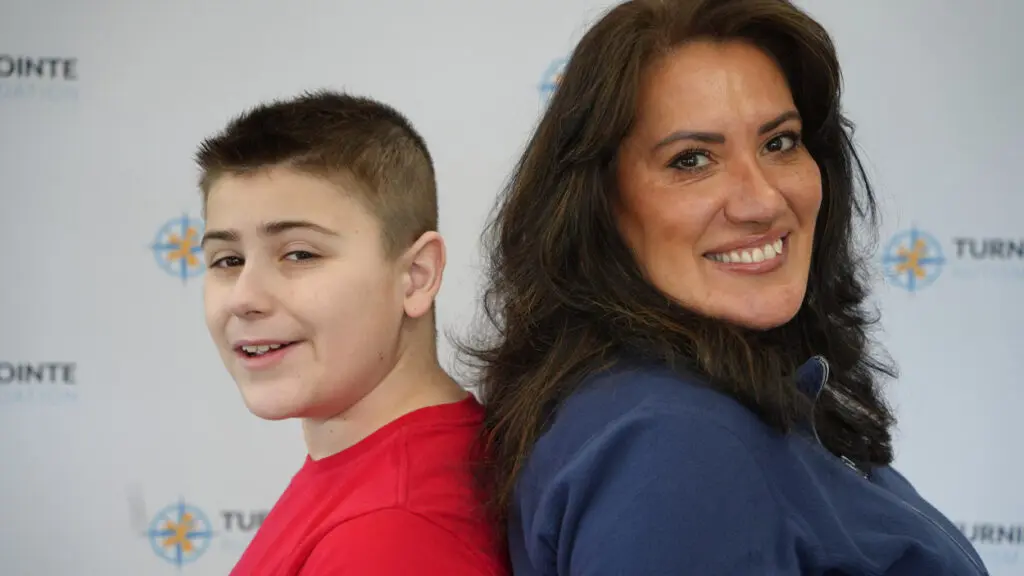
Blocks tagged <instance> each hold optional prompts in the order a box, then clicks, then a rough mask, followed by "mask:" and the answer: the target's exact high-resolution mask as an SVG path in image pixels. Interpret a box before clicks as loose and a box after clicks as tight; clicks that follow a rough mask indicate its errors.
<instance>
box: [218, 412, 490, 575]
mask: <svg viewBox="0 0 1024 576" xmlns="http://www.w3.org/2000/svg"><path fill="white" fill-rule="evenodd" d="M482 418H483V409H482V408H481V406H480V404H478V403H477V401H476V400H475V399H474V398H473V397H472V396H470V397H469V398H467V399H465V400H463V401H461V402H457V403H453V404H445V405H442V406H431V407H428V408H423V409H420V410H417V411H415V412H412V413H410V414H407V415H405V416H403V417H402V418H399V419H398V420H396V421H394V422H392V423H390V424H388V425H387V426H385V427H383V428H381V429H380V430H378V431H377V432H375V433H374V434H372V435H370V436H369V437H367V438H366V439H364V440H363V441H362V442H360V443H358V444H356V445H355V446H353V447H351V448H349V449H348V450H345V451H343V452H340V453H338V454H335V455H334V456H330V457H328V458H324V459H322V460H317V461H314V460H312V459H310V458H308V457H307V458H306V462H305V464H304V465H303V466H302V468H301V469H300V470H299V472H298V473H297V474H296V475H295V477H294V478H293V479H292V481H291V483H290V484H289V486H288V488H287V489H286V490H285V492H284V494H282V495H281V498H280V499H279V500H278V502H277V504H275V506H274V508H273V509H272V510H271V511H270V514H268V515H267V517H266V519H265V520H264V521H263V525H262V526H260V529H259V531H258V532H257V533H256V536H255V537H254V538H253V541H252V543H250V545H249V547H248V549H247V550H246V551H245V553H244V554H243V555H242V558H241V560H239V562H238V564H237V565H236V566H235V569H234V570H233V571H232V572H231V574H232V576H263V575H267V576H270V575H273V576H321V575H323V576H333V575H353V576H355V575H360V576H361V575H368V574H372V575H375V576H392V575H394V576H398V575H402V576H408V575H410V574H417V575H423V576H430V575H433V574H438V575H442V574H443V575H444V576H452V575H455V574H458V575H459V576H463V575H465V576H478V575H479V576H484V575H486V576H504V575H506V574H508V572H507V571H506V569H505V566H506V564H505V562H504V558H505V556H504V555H503V554H504V553H503V550H504V548H503V547H502V546H500V544H499V542H498V541H497V539H496V537H495V531H494V530H493V527H492V526H491V525H490V524H489V523H488V522H487V521H486V518H485V515H484V512H483V505H482V503H481V502H480V499H479V494H478V493H477V491H476V488H475V484H474V479H473V476H472V472H471V470H470V468H469V464H470V462H471V455H472V454H473V449H474V448H473V447H474V442H475V440H476V437H477V434H478V431H479V429H480V425H481V420H482Z"/></svg>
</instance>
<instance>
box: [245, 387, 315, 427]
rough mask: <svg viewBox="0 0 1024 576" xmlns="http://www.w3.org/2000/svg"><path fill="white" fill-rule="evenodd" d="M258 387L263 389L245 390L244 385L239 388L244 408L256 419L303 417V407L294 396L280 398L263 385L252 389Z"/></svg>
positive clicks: (270, 419) (274, 419)
mask: <svg viewBox="0 0 1024 576" xmlns="http://www.w3.org/2000/svg"><path fill="white" fill-rule="evenodd" d="M259 387H263V389H262V390H252V389H249V390H246V386H245V385H241V386H240V388H242V391H241V392H242V400H243V401H244V402H245V407H246V408H248V409H249V412H251V413H252V414H253V415H254V416H256V417H257V418H260V419H262V420H269V421H279V420H288V419H290V418H302V417H303V416H304V411H305V410H304V406H303V404H302V403H301V402H297V401H296V398H294V396H293V397H291V398H282V397H281V395H279V394H274V391H273V390H268V389H267V388H270V386H266V384H263V383H261V384H259V385H257V386H253V388H259Z"/></svg>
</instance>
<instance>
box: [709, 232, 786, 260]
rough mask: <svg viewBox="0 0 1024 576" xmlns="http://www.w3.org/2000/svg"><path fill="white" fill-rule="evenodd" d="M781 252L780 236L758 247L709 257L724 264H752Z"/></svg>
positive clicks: (769, 258)
mask: <svg viewBox="0 0 1024 576" xmlns="http://www.w3.org/2000/svg"><path fill="white" fill-rule="evenodd" d="M780 254H782V238H779V239H778V240H776V241H775V242H769V243H768V244H765V245H764V246H761V247H759V248H753V249H751V250H733V251H732V252H723V253H721V254H711V256H710V257H711V259H712V260H714V261H716V262H723V263H725V264H754V263H757V262H764V261H765V260H771V259H772V258H776V257H778V256H779V255H780Z"/></svg>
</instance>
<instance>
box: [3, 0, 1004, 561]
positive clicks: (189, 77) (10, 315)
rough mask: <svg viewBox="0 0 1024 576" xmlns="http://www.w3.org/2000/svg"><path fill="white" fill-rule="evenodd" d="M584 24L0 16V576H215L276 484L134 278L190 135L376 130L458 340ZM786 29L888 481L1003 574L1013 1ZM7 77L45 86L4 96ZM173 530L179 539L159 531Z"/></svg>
mask: <svg viewBox="0 0 1024 576" xmlns="http://www.w3.org/2000/svg"><path fill="white" fill-rule="evenodd" d="M609 4H610V2H609V1H608V0H575V1H571V0H559V2H551V1H550V0H517V1H516V2H512V1H507V2H501V3H498V2H480V1H478V0H434V1H433V2H419V1H416V0H386V1H385V0H375V1H374V2H367V1H357V0H324V1H321V2H316V3H314V2H303V3H291V4H286V3H283V2H272V1H270V0H258V1H256V0H220V1H216V2H210V1H202V2H201V1H199V0H188V1H177V2H170V1H166V0H165V1H163V2H145V3H142V2H127V1H123V2H118V1H116V0H94V1H92V2H88V3H84V2H71V1H63V2H62V1H58V0H4V2H3V3H2V5H0V128H2V130H0V186H2V188H0V189H2V194H3V196H2V202H0V245H2V246H3V247H4V249H2V250H0V291H2V295H3V298H2V300H0V467H2V468H0V573H2V574H4V575H11V576H36V575H46V576H50V575H71V574H76V575H77V574H112V575H125V576H128V575H132V576H134V575H138V574H147V575H150V574H152V575H160V574H168V575H170V574H177V573H179V570H180V571H181V572H182V573H185V572H187V573H190V574H196V575H201V574H208V575H214V574H225V573H227V571H228V569H229V567H230V566H231V565H232V564H233V562H234V561H235V560H236V559H237V557H238V556H239V554H240V553H241V550H242V549H243V547H244V546H245V544H246V543H247V542H248V540H249V538H251V536H252V532H253V530H254V529H255V528H256V527H257V526H258V525H259V521H260V518H261V514H263V513H265V511H266V510H267V509H268V508H269V507H270V506H271V504H272V503H273V502H274V500H275V498H276V497H277V495H278V494H279V493H280V491H281V490H282V489H283V488H284V486H285V484H286V482H287V481H288V479H289V477H290V476H291V474H292V473H293V472H294V471H295V470H296V469H297V468H298V466H299V465H300V464H301V461H302V458H303V455H304V453H303V449H302V444H301V437H300V434H299V429H298V426H297V424H295V423H279V424H271V423H265V422H261V421H259V420H257V419H256V418H255V417H252V416H250V415H249V414H248V413H247V412H246V411H245V409H244V408H243V406H242V403H241V401H240V399H239V397H238V394H237V392H236V390H235V387H234V385H233V383H232V382H231V380H230V379H229V377H228V375H227V373H226V372H225V370H224V368H223V367H222V365H221V363H220V360H219V359H218V357H217V355H216V353H215V351H214V348H213V346H212V344H211V343H210V342H209V338H208V335H207V333H206V330H205V327H204V324H203V321H202V308H201V304H202V303H201V288H200V284H201V274H202V270H201V269H200V268H191V269H190V268H189V267H188V266H186V267H185V268H184V269H185V270H186V272H188V274H185V275H184V276H183V275H182V273H181V272H182V267H181V261H180V259H179V261H178V262H179V263H178V265H177V268H174V267H170V266H164V265H162V264H161V262H166V259H167V257H168V252H174V251H175V248H173V247H172V248H168V246H177V247H178V248H180V246H181V244H180V242H181V241H182V239H184V240H185V243H186V245H185V250H184V252H183V254H184V255H185V256H187V255H188V253H189V244H188V242H189V241H190V240H189V239H190V238H191V241H193V242H194V241H195V236H191V237H189V236H188V234H187V233H186V232H187V230H188V228H189V222H190V220H189V219H190V218H191V219H195V218H197V217H198V216H199V208H200V204H199V196H198V193H197V190H196V186H195V178H196V171H195V168H194V166H193V164H192V154H193V152H194V150H195V148H196V145H197V143H198V142H199V141H200V140H201V139H202V138H204V137H206V136H208V135H209V134H211V133H212V132H214V131H216V130H218V129H219V128H220V127H221V126H223V124H224V123H225V122H226V120H227V119H228V118H229V117H230V116H232V115H234V114H236V113H238V112H239V111H241V110H242V109H244V108H246V107H248V106H251V105H253V104H255V103H257V102H259V101H261V100H265V99H269V98H273V97H286V96H292V95H294V94H296V93H298V92H299V91H302V90H305V89H312V88H320V87H334V88H344V89H349V90H351V91H353V92H357V93H361V94H366V95H370V96H374V97H377V98H380V99H383V100H385V101H387V102H389V103H391V104H393V105H395V106H397V107H398V108H400V109H401V110H403V111H404V112H405V113H407V114H408V115H409V116H410V117H411V119H412V120H413V122H414V123H415V124H416V125H417V127H418V128H419V129H420V130H421V131H422V132H423V134H424V136H425V137H426V138H427V140H428V142H429V144H430V146H431V149H432V151H433V154H434V156H435V158H436V162H437V169H438V176H439V183H440V189H441V212H442V232H443V233H444V235H445V236H446V238H447V239H448V242H449V246H450V267H449V269H448V271H447V274H446V279H445V280H446V281H445V286H444V288H443V290H442V294H441V296H440V300H439V307H440V308H439V309H440V320H441V323H442V325H443V326H445V327H448V328H452V329H455V330H456V331H461V330H463V329H464V328H465V327H466V326H467V324H468V322H469V321H470V319H471V318H472V316H473V314H474V313H475V311H476V308H475V306H476V305H475V303H474V302H475V296H476V290H477V286H478V284H479V275H478V268H477V261H478V253H477V240H478V236H479V233H480V230H481V226H482V224H483V222H484V219H485V217H486V214H487V211H488V209H489V208H490V206H491V204H492V201H493V199H494V196H495V193H496V191H497V190H498V189H499V187H500V186H501V183H502V181H503V179H504V178H505V176H506V175H507V173H508V170H509V169H510V168H511V166H512V163H513V161H514V160H515V158H516V155H517V153H518V152H519V151H520V149H521V147H522V145H523V143H524V141H525V138H526V136H527V134H528V133H529V131H530V130H531V128H532V127H533V125H534V123H535V121H536V119H537V117H538V114H539V112H540V110H541V108H542V106H543V103H544V88H543V86H544V85H545V83H547V82H549V81H550V79H551V77H552V76H553V75H554V71H553V70H552V68H551V66H552V64H553V63H555V62H556V61H557V60H558V59H559V58H560V57H561V56H562V55H564V54H565V53H566V52H567V51H568V50H570V49H571V47H572V45H573V44H574V42H575V41H576V40H577V39H578V38H579V36H580V34H581V33H582V31H583V30H584V29H585V26H586V25H587V24H588V23H590V22H592V20H593V18H594V17H595V16H596V15H597V14H598V13H599V11H601V10H603V9H604V8H606V7H607V6H608V5H609ZM804 5H805V6H806V7H807V8H808V9H810V10H811V11H812V13H814V14H815V15H816V16H818V17H819V18H820V19H821V20H822V21H823V22H824V23H825V25H826V26H827V27H828V28H829V29H830V30H831V31H832V33H833V34H834V37H835V40H836V42H837V45H838V48H839V52H840V57H841V60H842V62H843V64H844V66H845V76H846V86H847V92H846V104H847V108H848V112H849V114H850V115H851V116H852V117H853V119H854V120H855V121H856V122H857V123H858V126H859V131H858V136H859V138H858V140H859V143H860V145H861V146H862V148H863V150H864V154H865V159H866V160H867V162H868V167H869V169H870V171H871V173H872V175H873V176H874V178H875V184H876V185H877V188H878V190H879V193H880V194H881V196H882V197H883V200H884V202H885V211H886V220H885V230H884V232H883V234H882V238H881V240H882V243H881V245H880V250H879V254H878V257H877V258H876V263H877V264H878V271H879V277H880V281H879V292H878V296H879V303H880V305H881V307H882V311H883V328H884V332H883V334H882V338H883V340H884V342H885V343H886V344H887V345H888V346H889V349H890V351H891V353H892V354H893V355H894V357H895V359H896V360H897V361H898V362H899V364H900V365H901V368H902V377H901V379H900V380H899V381H898V382H897V383H896V384H895V385H894V386H893V387H892V388H891V391H890V396H891V398H892V400H893V402H894V403H895V404H896V406H897V408H898V413H899V416H900V429H899V435H898V464H899V466H900V468H901V470H903V471H904V472H905V473H906V475H908V476H909V477H910V479H911V480H912V481H914V482H915V483H916V484H917V486H918V487H919V489H920V491H921V492H922V493H924V494H925V495H926V496H927V497H928V498H930V499H931V500H932V501H933V502H934V503H935V504H936V505H937V506H938V507H939V508H940V509H942V510H943V511H944V512H946V513H947V514H948V515H949V516H950V517H952V518H953V519H954V520H956V521H957V522H960V523H962V524H963V529H964V530H965V531H966V532H967V533H968V534H969V535H971V536H972V537H974V539H975V544H976V545H977V547H978V548H979V550H980V551H981V553H982V555H983V556H984V557H985V559H986V561H987V563H988V564H989V566H990V567H991V568H992V570H993V574H996V575H1024V534H1022V532H1024V527H1022V526H1024V494H1022V492H1021V486H1024V463H1022V458H1024V450H1022V448H1021V446H1020V424H1019V423H1020V421H1021V419H1022V417H1024V391H1022V387H1021V385H1020V384H1021V377H1020V374H1021V369H1022V368H1024V366H1022V364H1024V361H1022V355H1021V350H1020V342H1021V338H1020V337H1021V334H1022V328H1021V323H1022V322H1024V305H1022V304H1021V295H1022V294H1024V290H1022V289H1024V255H1022V251H1024V246H1022V242H1024V225H1022V224H1021V219H1020V215H1021V214H1022V213H1024V188H1022V187H1021V185H1020V181H1019V178H1018V170H1019V169H1020V165H1021V160H1022V152H1024V146H1022V142H1024V139H1022V136H1021V134H1022V132H1024V114H1022V112H1021V109H1022V107H1021V103H1022V102H1024V73H1022V69H1021V66H1020V55H1021V54H1024V40H1022V36H1021V34H1020V33H1019V30H1018V27H1019V22H1021V21H1024V3H1022V2H1019V1H1018V0H973V1H970V2H968V1H966V0H941V1H940V0H900V1H899V2H893V1H891V0H858V1H857V2H850V1H848V0H804ZM19 58H29V59H32V60H33V61H36V62H38V61H40V60H41V59H46V58H52V59H56V60H55V61H54V62H53V63H52V64H48V65H47V68H46V69H45V70H43V73H42V74H39V73H38V71H36V72H35V73H31V74H29V75H27V76H26V75H22V74H19V72H18V70H19V68H18V66H17V65H16V61H17V60H18V59H19ZM30 72H31V71H30ZM193 226H194V232H196V233H198V232H200V231H201V223H199V222H193ZM179 251H180V250H179ZM908 262H909V263H910V265H909V266H908V265H907V263H908ZM915 266H916V267H915ZM907 269H909V270H911V271H913V270H915V269H916V270H920V271H922V275H921V277H920V278H917V279H916V280H915V282H913V283H909V282H907V278H908V274H909V273H908V272H907ZM883 274H885V275H886V277H887V278H888V281H887V282H883V281H882V280H881V278H882V276H883ZM442 354H443V355H444V357H445V358H446V359H448V358H450V357H451V354H452V352H451V348H450V347H449V346H447V345H444V346H442ZM182 509H184V510H186V511H187V512H189V513H190V514H191V516H190V517H191V518H192V519H193V524H192V525H191V526H192V533H190V534H184V533H182V534H178V535H176V534H170V535H160V534H159V533H157V532H159V530H160V529H162V528H164V527H165V526H167V524H168V522H171V523H173V522H177V521H178V520H179V519H180V517H181V510H182ZM154 531H155V532H154ZM400 545H401V543H396V546H400ZM179 550H180V551H181V555H180V557H179V556H178V554H177V552H178V551H179ZM179 561H181V562H183V563H184V565H183V566H180V567H179V566H177V563H178V562H179Z"/></svg>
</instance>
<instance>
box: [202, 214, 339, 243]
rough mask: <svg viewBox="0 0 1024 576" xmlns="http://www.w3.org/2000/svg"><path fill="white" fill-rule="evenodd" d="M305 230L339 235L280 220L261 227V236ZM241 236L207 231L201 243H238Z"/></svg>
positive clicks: (310, 223) (321, 228)
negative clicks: (218, 241) (216, 241)
mask: <svg viewBox="0 0 1024 576" xmlns="http://www.w3.org/2000/svg"><path fill="white" fill-rule="evenodd" d="M295 229H305V230H312V231H314V232H319V233H320V234H324V235H327V236H337V235H338V233H337V232H335V231H334V230H331V229H330V228H325V227H323V226H321V225H319V224H314V223H313V222H309V221H308V220H280V221H277V222H267V223H266V224H264V225H263V226H261V227H260V235H261V236H276V235H278V234H281V233H283V232H287V231H288V230H295ZM238 239H239V234H238V232H236V231H235V230H207V231H206V233H205V234H203V240H202V242H200V246H206V243H207V242H209V241H211V240H220V241H222V242H237V241H238Z"/></svg>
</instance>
